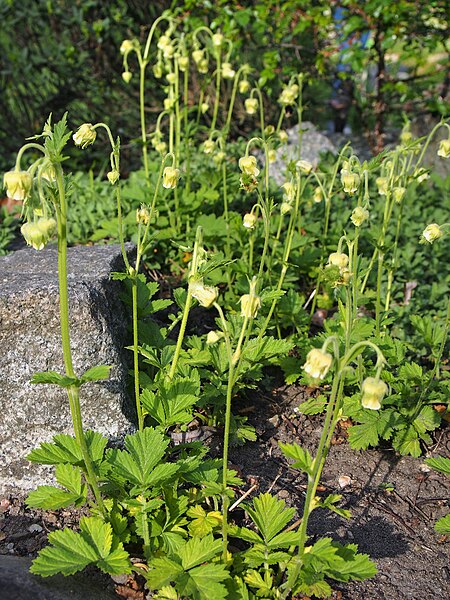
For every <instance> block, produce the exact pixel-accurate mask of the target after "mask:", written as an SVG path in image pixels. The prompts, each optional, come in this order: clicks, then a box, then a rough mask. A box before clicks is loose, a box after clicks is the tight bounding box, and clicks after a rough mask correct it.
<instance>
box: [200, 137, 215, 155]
mask: <svg viewBox="0 0 450 600" xmlns="http://www.w3.org/2000/svg"><path fill="white" fill-rule="evenodd" d="M215 148H216V143H215V141H214V140H211V139H208V140H205V141H204V142H203V152H204V153H205V154H212V153H213V152H214V150H215Z"/></svg>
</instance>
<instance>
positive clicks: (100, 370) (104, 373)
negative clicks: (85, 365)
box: [80, 365, 112, 383]
mask: <svg viewBox="0 0 450 600" xmlns="http://www.w3.org/2000/svg"><path fill="white" fill-rule="evenodd" d="M111 368H112V367H110V366H107V365H98V366H96V367H91V368H90V369H88V370H87V371H86V372H85V373H83V375H82V376H81V377H80V382H81V383H86V382H88V381H101V380H103V379H108V377H109V373H110V371H111Z"/></svg>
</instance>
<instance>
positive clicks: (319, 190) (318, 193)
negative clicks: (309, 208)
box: [313, 185, 323, 203]
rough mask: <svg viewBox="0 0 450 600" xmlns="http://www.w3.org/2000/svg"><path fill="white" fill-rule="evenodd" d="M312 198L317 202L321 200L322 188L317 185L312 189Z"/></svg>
mask: <svg viewBox="0 0 450 600" xmlns="http://www.w3.org/2000/svg"><path fill="white" fill-rule="evenodd" d="M313 200H314V202H317V203H319V202H322V200H323V194H322V188H321V187H320V186H319V185H318V186H317V187H316V188H315V190H314V195H313Z"/></svg>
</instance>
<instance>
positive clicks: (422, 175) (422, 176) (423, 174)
mask: <svg viewBox="0 0 450 600" xmlns="http://www.w3.org/2000/svg"><path fill="white" fill-rule="evenodd" d="M414 177H416V178H417V182H418V183H422V181H426V180H427V179H428V178H429V177H430V174H429V173H428V171H427V170H426V169H419V170H418V171H416V172H415V173H414Z"/></svg>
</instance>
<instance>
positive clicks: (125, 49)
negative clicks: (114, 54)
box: [120, 40, 135, 55]
mask: <svg viewBox="0 0 450 600" xmlns="http://www.w3.org/2000/svg"><path fill="white" fill-rule="evenodd" d="M134 47H135V44H134V42H133V41H132V40H123V42H122V43H121V45H120V54H122V55H124V54H128V53H129V52H131V50H133V48H134Z"/></svg>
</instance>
